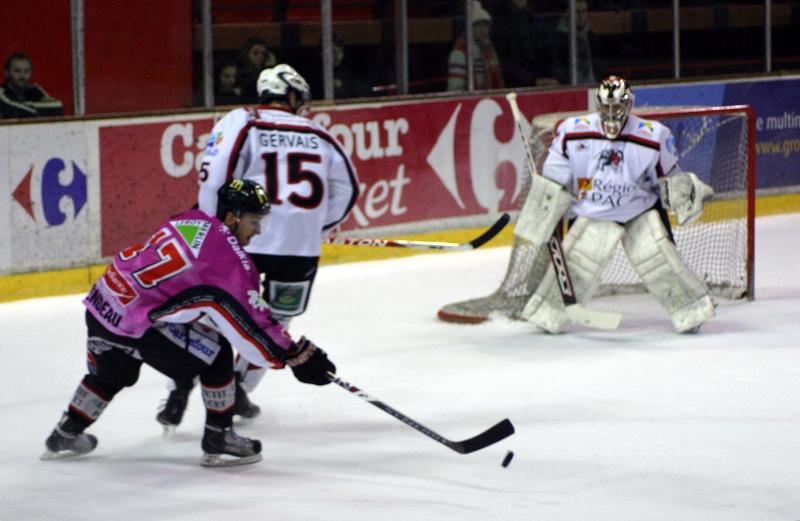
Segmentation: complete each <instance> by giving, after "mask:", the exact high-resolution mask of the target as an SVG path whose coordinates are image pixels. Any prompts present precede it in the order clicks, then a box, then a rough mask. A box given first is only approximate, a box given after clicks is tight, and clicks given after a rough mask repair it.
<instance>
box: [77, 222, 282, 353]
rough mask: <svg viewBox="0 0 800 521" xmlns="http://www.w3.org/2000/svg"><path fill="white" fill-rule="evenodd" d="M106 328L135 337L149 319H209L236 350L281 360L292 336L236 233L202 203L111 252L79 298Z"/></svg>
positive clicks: (183, 321)
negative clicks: (273, 311) (264, 294)
mask: <svg viewBox="0 0 800 521" xmlns="http://www.w3.org/2000/svg"><path fill="white" fill-rule="evenodd" d="M83 303H84V305H85V306H86V307H87V308H88V310H89V311H90V312H91V313H92V315H94V317H95V318H97V320H98V321H99V322H100V323H102V324H103V325H104V326H105V327H106V328H107V329H108V330H109V331H111V332H112V333H115V334H117V335H121V336H126V337H132V338H139V337H141V336H142V335H143V334H144V333H145V331H146V330H147V329H148V328H150V327H151V326H152V325H153V323H154V322H157V321H161V322H173V323H187V322H192V321H194V320H198V319H200V318H201V317H204V316H205V317H207V318H208V319H210V320H211V321H212V322H213V324H214V325H215V326H216V328H217V329H218V330H219V332H220V333H222V335H224V336H225V338H227V339H228V341H229V342H230V343H231V344H232V345H233V347H234V348H236V350H237V351H238V352H239V354H240V355H242V356H243V357H245V358H246V359H247V360H248V361H250V362H251V363H253V364H255V365H258V366H260V367H274V368H279V367H283V365H284V360H285V358H286V351H287V350H288V349H289V348H290V347H291V345H292V340H291V338H290V337H289V335H288V333H287V332H286V331H285V330H284V329H283V327H281V325H280V324H278V323H277V322H275V321H273V320H272V319H271V317H270V314H269V310H268V307H267V304H266V302H265V301H264V300H263V299H262V298H261V295H260V292H259V277H258V271H257V270H256V267H255V265H254V264H253V262H252V260H251V259H250V256H249V255H248V254H247V253H245V251H244V250H243V249H242V247H241V246H240V245H239V241H238V240H237V239H236V236H235V235H233V234H232V233H231V232H230V230H228V228H227V227H226V226H225V225H224V224H222V222H220V220H219V219H217V218H216V217H210V216H208V215H206V214H205V213H204V212H202V211H200V210H191V211H188V212H185V213H183V214H179V215H176V216H173V217H171V218H169V219H168V220H166V221H165V222H163V223H162V224H161V226H159V228H158V231H156V233H155V234H153V235H152V236H151V237H150V238H149V240H148V241H147V242H146V243H145V244H140V245H137V246H132V247H130V248H126V249H124V250H122V251H121V252H119V253H118V254H117V255H115V256H114V259H113V261H112V263H111V264H110V265H109V266H108V268H107V269H106V271H105V273H104V274H103V276H102V277H100V279H98V280H97V282H95V285H94V287H93V288H92V289H91V291H90V292H89V294H88V295H87V296H86V298H85V299H84V301H83Z"/></svg>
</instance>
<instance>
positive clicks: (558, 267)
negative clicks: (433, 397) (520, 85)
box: [506, 92, 622, 329]
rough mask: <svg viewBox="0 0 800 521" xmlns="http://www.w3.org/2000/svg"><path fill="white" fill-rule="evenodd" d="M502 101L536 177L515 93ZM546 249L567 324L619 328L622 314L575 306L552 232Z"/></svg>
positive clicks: (565, 266)
mask: <svg viewBox="0 0 800 521" xmlns="http://www.w3.org/2000/svg"><path fill="white" fill-rule="evenodd" d="M506 100H507V101H508V105H509V107H511V113H512V114H513V116H514V123H516V125H517V130H518V131H519V134H520V136H521V137H522V144H523V145H524V147H525V161H526V163H527V164H528V168H529V169H530V171H531V175H532V176H535V175H539V172H538V169H537V168H536V161H534V159H533V156H532V155H531V147H530V142H529V141H528V136H527V135H526V134H525V130H524V129H523V128H522V118H523V117H524V116H523V115H522V112H521V111H520V110H519V105H517V93H516V92H509V93H508V94H506ZM547 247H548V249H549V251H550V260H551V261H552V263H553V269H554V270H555V272H556V278H557V279H558V290H559V291H560V292H561V300H563V301H564V310H565V311H566V313H567V317H568V318H569V320H570V322H572V323H574V324H580V325H583V326H586V327H591V328H595V329H617V328H618V327H619V323H620V320H622V315H620V314H619V313H608V312H604V311H594V310H591V309H586V308H585V307H583V306H581V305H580V304H579V303H578V300H577V298H576V296H575V291H574V289H573V286H572V278H571V277H570V276H569V268H568V267H567V261H566V257H565V256H564V252H563V250H562V248H561V241H560V240H559V239H558V236H556V234H555V233H553V235H551V236H550V239H549V240H548V241H547Z"/></svg>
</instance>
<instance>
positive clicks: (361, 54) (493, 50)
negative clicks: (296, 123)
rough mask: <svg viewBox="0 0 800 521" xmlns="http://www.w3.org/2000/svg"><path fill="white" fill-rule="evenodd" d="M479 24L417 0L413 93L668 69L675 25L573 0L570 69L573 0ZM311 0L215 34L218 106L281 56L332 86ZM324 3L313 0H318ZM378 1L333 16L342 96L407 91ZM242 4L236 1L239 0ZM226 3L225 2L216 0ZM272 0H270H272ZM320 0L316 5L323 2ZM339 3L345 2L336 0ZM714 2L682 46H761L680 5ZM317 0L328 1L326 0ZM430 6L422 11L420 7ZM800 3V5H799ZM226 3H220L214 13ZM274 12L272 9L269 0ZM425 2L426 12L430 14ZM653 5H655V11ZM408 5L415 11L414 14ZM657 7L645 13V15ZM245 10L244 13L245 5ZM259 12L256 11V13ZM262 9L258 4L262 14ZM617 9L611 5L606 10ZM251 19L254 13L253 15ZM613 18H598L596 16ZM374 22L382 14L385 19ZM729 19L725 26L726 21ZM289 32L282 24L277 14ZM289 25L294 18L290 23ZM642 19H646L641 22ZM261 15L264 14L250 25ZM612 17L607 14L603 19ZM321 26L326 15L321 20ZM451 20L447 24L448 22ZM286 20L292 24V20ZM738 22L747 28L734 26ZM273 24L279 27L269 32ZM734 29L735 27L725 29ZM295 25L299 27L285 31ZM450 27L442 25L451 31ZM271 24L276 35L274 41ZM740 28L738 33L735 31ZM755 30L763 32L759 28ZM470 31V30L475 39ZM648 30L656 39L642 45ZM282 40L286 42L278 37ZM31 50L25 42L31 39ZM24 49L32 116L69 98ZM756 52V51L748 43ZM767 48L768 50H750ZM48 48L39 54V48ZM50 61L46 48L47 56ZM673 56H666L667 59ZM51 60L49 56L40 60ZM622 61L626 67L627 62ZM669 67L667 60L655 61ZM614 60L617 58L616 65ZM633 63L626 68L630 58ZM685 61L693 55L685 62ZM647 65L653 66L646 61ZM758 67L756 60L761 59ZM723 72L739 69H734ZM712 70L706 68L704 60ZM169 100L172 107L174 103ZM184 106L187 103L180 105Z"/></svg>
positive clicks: (479, 6) (647, 74)
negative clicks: (611, 21) (39, 76)
mask: <svg viewBox="0 0 800 521" xmlns="http://www.w3.org/2000/svg"><path fill="white" fill-rule="evenodd" d="M759 1H760V0H737V5H739V4H753V5H756V4H758V3H759ZM470 2H471V6H470V11H471V16H472V25H471V27H470V28H469V29H470V30H469V31H467V30H466V29H467V27H466V22H465V20H466V13H465V12H464V11H465V9H464V5H465V2H463V1H459V2H453V1H449V0H429V1H427V2H416V3H415V2H413V1H409V4H408V5H409V7H408V9H409V11H410V12H412V13H411V15H415V16H418V17H419V18H428V19H436V20H439V21H445V23H444V24H441V23H440V24H439V25H438V26H437V27H438V29H436V30H437V31H438V33H437V34H435V35H428V36H427V37H426V38H419V35H417V37H416V39H415V40H412V41H410V42H409V44H410V45H409V54H408V59H409V84H408V90H409V93H412V94H416V93H432V92H443V91H453V92H457V91H462V92H463V91H467V90H468V89H469V88H472V89H473V90H489V89H501V88H525V87H553V86H557V85H570V84H573V83H575V84H578V85H588V84H593V83H595V82H596V81H597V80H598V79H599V78H601V77H604V76H605V75H607V74H609V73H612V72H613V73H622V74H624V75H626V76H629V77H633V79H635V80H638V79H640V77H639V76H638V75H636V74H633V73H632V71H634V70H635V71H637V72H639V71H644V72H642V78H641V79H651V78H670V77H672V75H671V70H667V69H668V68H669V67H670V66H671V57H670V53H671V50H670V49H671V46H672V41H671V33H669V32H668V31H665V30H659V31H655V32H649V31H647V30H646V29H647V23H649V22H647V20H648V19H649V18H648V16H650V14H652V12H651V11H648V10H652V9H670V8H671V7H672V2H671V1H670V0H654V1H648V2H644V1H640V0H604V1H601V0H576V1H575V20H574V21H575V29H576V34H575V49H574V50H575V58H576V71H575V72H576V75H575V77H573V76H572V73H573V71H572V70H571V68H570V53H571V48H570V34H569V29H570V18H569V15H570V12H569V2H568V1H567V0H470ZM301 3H302V2H300V3H298V2H289V1H288V0H274V1H273V2H271V3H269V4H270V5H271V7H270V9H269V11H270V14H269V15H268V16H264V15H263V14H262V17H261V18H253V19H254V20H257V21H258V22H259V23H264V24H267V25H265V27H268V25H269V24H273V25H272V26H269V27H271V28H265V29H264V30H263V31H255V32H256V33H258V34H257V35H254V34H253V32H254V31H253V30H252V28H251V29H248V30H242V33H241V35H239V34H238V33H236V34H234V38H228V39H227V40H226V41H225V42H224V43H219V42H216V41H215V48H214V51H213V63H214V70H213V82H214V85H213V87H214V88H213V92H214V96H213V101H214V105H217V106H231V105H240V104H255V103H256V102H257V96H256V92H255V80H256V78H257V76H258V73H259V72H260V71H261V70H262V69H264V68H267V67H271V66H274V65H275V64H277V63H289V64H291V65H293V66H294V67H295V68H296V69H297V70H298V71H300V72H301V73H302V74H303V76H304V77H305V78H307V79H308V81H309V83H310V85H311V91H312V96H313V98H314V99H317V100H320V99H323V98H324V97H325V92H324V85H323V68H322V52H321V37H320V36H316V38H317V39H316V42H315V43H311V42H309V40H308V39H306V40H305V41H304V42H303V43H299V42H300V38H299V37H298V36H297V35H298V34H300V33H299V31H300V28H302V25H303V23H308V24H310V25H309V27H310V26H312V25H314V24H318V18H313V16H315V15H311V16H312V18H309V19H307V20H306V22H304V21H302V20H301V21H300V22H297V21H292V20H291V18H292V15H291V14H289V15H288V16H287V13H290V12H291V10H292V9H297V7H296V6H297V5H299V4H301ZM313 3H314V2H310V3H308V5H311V4H313ZM355 3H356V4H358V5H368V6H369V13H368V14H367V15H365V16H366V17H367V18H366V19H358V18H355V20H359V21H360V22H362V23H363V22H373V25H372V26H370V27H372V29H364V28H365V27H367V25H362V26H358V27H357V28H355V29H354V28H353V24H350V25H349V26H348V24H347V23H344V24H341V25H338V24H340V23H341V21H340V22H337V21H334V27H333V28H334V35H333V97H334V99H336V100H341V99H353V98H363V97H368V96H383V95H393V94H397V93H398V88H397V83H398V81H397V77H396V74H397V73H396V66H395V59H396V55H395V42H394V39H393V38H392V37H391V36H392V34H393V31H394V27H393V24H394V13H393V3H392V2H380V1H377V0H376V1H374V2H371V3H370V2H366V1H363V2H360V3H359V2H355ZM234 4H235V5H234ZM215 5H217V4H215ZM218 5H219V6H221V7H219V9H224V8H225V5H228V9H233V8H234V7H235V8H236V9H239V10H240V11H241V8H242V6H241V5H239V4H236V2H219V3H218ZM265 5H266V4H265ZM304 5H305V4H304ZM315 5H316V4H315ZM337 6H338V7H339V8H341V7H342V6H340V5H339V4H337ZM685 6H689V7H691V6H704V7H706V8H710V9H713V10H714V12H713V14H714V19H713V22H714V25H713V27H712V28H711V29H713V31H710V32H709V34H710V33H711V32H713V34H714V35H716V36H714V38H712V39H710V40H709V39H708V36H707V35H704V36H703V37H702V38H701V39H696V38H695V40H696V41H695V40H692V38H693V37H692V36H689V35H687V34H686V33H684V35H683V38H684V43H683V48H684V49H685V50H684V51H683V52H684V53H686V54H690V53H692V52H695V51H694V49H695V48H698V49H700V50H701V52H702V53H703V56H704V57H708V58H709V59H712V56H715V55H717V56H718V55H719V54H720V49H725V48H734V47H738V48H746V49H756V47H757V46H754V45H752V44H753V38H754V37H755V38H756V39H757V40H758V41H759V42H760V41H761V39H763V37H762V36H761V34H760V33H759V32H758V29H757V28H754V30H751V31H750V33H748V36H747V38H736V37H738V36H740V33H738V32H734V29H732V28H731V26H728V25H726V24H727V21H726V16H727V14H726V13H727V11H723V8H724V5H723V4H722V3H714V2H709V1H707V0H684V1H683V2H681V7H682V8H683V7H685ZM317 7H318V6H317ZM420 10H421V11H420ZM798 11H800V10H798ZM221 12H222V11H217V12H216V13H217V14H216V15H215V17H216V16H217V15H218V14H220V13H221ZM265 12H266V11H265ZM590 12H596V13H598V14H599V13H605V15H608V14H609V13H612V14H613V13H620V12H630V15H631V24H632V26H631V28H628V29H621V30H620V31H621V32H620V31H612V32H609V30H608V28H607V27H606V28H602V27H601V34H600V36H599V37H598V36H596V35H595V34H594V33H593V31H592V27H591V26H590V16H589V15H590ZM420 13H421V14H420ZM648 13H649V14H648ZM411 15H410V16H411ZM645 15H647V16H645ZM239 16H244V15H241V14H240V15H239ZM247 16H251V14H249V13H248V14H247ZM253 16H255V15H253ZM606 18H607V16H606ZM248 19H250V18H248ZM601 19H603V18H597V17H595V18H593V20H594V21H595V22H597V21H598V20H601ZM213 20H214V21H213V22H212V23H213V24H215V25H221V26H225V24H226V23H227V24H232V23H233V22H231V21H230V20H228V21H226V20H225V19H224V16H223V17H222V18H221V20H222V21H219V20H217V18H213ZM375 22H380V23H379V24H378V25H375ZM718 22H719V23H722V26H720V27H722V29H720V27H717V25H718ZM275 24H279V25H280V30H281V32H282V34H281V35H280V37H276V35H275V34H273V32H274V30H275V27H276V25H275ZM283 24H286V27H285V28H284V26H283ZM637 24H638V25H637ZM250 25H251V26H253V25H255V26H257V25H258V24H250ZM598 25H602V24H598ZM315 27H317V30H318V29H319V25H316V26H315ZM375 27H379V29H380V33H381V34H380V35H379V37H378V38H377V39H376V37H375V35H374V34H373V35H372V36H367V35H368V33H369V30H372V31H373V32H374V31H375ZM442 27H444V28H445V29H444V30H442ZM643 27H644V29H643ZM284 29H285V31H284ZM736 30H738V29H736ZM269 31H273V32H269ZM725 31H727V32H725ZM283 32H285V33H286V34H288V35H289V38H286V34H283ZM443 34H444V35H445V36H442V35H443ZM264 35H269V41H270V42H272V45H270V44H268V43H267V39H265V38H264ZM732 35H733V36H735V37H734V38H731V36H732ZM753 35H755V36H753ZM468 37H469V38H471V41H469V42H468V41H467V38H468ZM643 38H646V42H647V44H648V45H642V41H643ZM276 42H280V44H276ZM21 51H23V52H24V49H22V50H21ZM23 52H15V53H13V54H12V55H10V56H8V57H6V60H5V69H4V73H5V82H4V84H3V86H2V89H0V118H2V119H9V118H28V117H39V116H53V115H60V114H63V112H64V108H63V105H62V104H61V102H59V101H58V100H55V99H53V98H52V97H51V96H49V95H48V94H47V92H46V91H45V90H44V89H43V88H42V87H41V86H40V85H38V84H37V83H35V82H34V81H33V77H32V71H33V63H32V61H31V59H30V57H28V56H27V55H26V54H24V53H23ZM193 52H194V65H193V67H192V71H191V74H192V78H193V79H192V83H193V85H192V100H193V101H192V103H193V104H194V106H198V107H199V106H204V105H206V99H205V95H204V92H205V91H204V69H203V67H202V60H200V59H199V56H200V51H199V50H198V47H197V43H195V44H194V47H193ZM748 52H751V51H748ZM752 52H755V53H757V52H759V51H752ZM653 53H660V55H659V56H661V58H659V60H660V62H659V64H660V65H656V61H657V60H655V59H654V58H653V56H652V55H653ZM469 55H471V56H472V69H471V72H472V77H471V78H470V77H468V69H469V67H468V61H469V60H468V57H469ZM37 59H38V58H37ZM38 60H39V61H41V60H40V59H38ZM729 61H735V62H737V63H735V64H733V65H731V64H728V66H729V68H730V67H733V68H735V67H740V68H741V67H747V60H729ZM661 62H663V63H661ZM38 65H39V66H41V67H45V68H46V67H47V63H42V64H38ZM621 66H622V67H621ZM657 66H661V67H662V68H663V69H664V70H661V69H659V70H658V71H655V67H657ZM612 67H613V69H612ZM626 67H627V69H626ZM684 67H685V66H684ZM645 69H650V70H649V71H645ZM755 70H756V71H757V70H758V69H757V66H756V69H755ZM724 72H736V71H735V70H731V71H728V70H726V71H724ZM701 73H702V71H701ZM164 108H171V107H164ZM172 108H178V107H172Z"/></svg>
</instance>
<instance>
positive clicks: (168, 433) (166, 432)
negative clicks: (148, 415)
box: [161, 423, 178, 436]
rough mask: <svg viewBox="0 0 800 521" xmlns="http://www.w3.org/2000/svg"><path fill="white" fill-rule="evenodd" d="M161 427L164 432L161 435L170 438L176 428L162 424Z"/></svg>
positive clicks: (168, 424) (175, 426)
mask: <svg viewBox="0 0 800 521" xmlns="http://www.w3.org/2000/svg"><path fill="white" fill-rule="evenodd" d="M161 426H162V427H163V428H164V432H163V433H162V434H163V435H164V436H172V435H173V434H175V429H176V428H177V427H178V426H177V425H172V424H171V423H162V424H161Z"/></svg>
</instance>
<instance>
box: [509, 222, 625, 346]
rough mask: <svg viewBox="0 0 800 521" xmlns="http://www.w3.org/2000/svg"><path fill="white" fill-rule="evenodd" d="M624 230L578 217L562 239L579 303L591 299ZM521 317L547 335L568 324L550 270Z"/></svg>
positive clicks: (551, 268) (555, 281) (552, 272)
mask: <svg viewBox="0 0 800 521" xmlns="http://www.w3.org/2000/svg"><path fill="white" fill-rule="evenodd" d="M623 233H624V228H623V227H622V226H621V225H619V224H617V223H615V222H611V221H595V220H593V219H588V218H586V217H579V218H578V219H577V220H576V221H575V224H573V226H572V228H570V230H569V233H568V234H567V236H566V237H565V239H564V243H563V245H562V249H563V250H564V255H565V256H566V265H567V269H568V270H569V274H570V278H571V279H572V286H573V289H574V290H575V293H576V298H577V299H578V301H580V302H581V303H584V302H586V301H588V300H589V299H591V297H592V295H593V294H594V293H595V291H597V287H598V285H599V284H600V274H601V273H602V272H603V270H604V269H605V267H606V265H607V264H608V262H609V261H610V259H611V255H612V253H613V252H614V248H615V247H616V245H617V243H618V242H619V240H620V237H622V234H623ZM522 317H523V318H525V319H526V320H528V321H529V322H532V323H534V324H536V325H537V326H538V327H540V328H541V329H544V330H545V331H547V332H549V333H558V332H559V331H561V328H562V327H563V326H564V324H565V323H566V322H567V320H568V317H567V314H566V312H565V311H564V301H563V299H562V297H561V292H560V291H559V289H558V281H557V280H556V273H555V271H554V270H553V267H552V266H550V267H549V268H548V270H547V273H546V274H545V276H544V279H542V283H541V284H540V285H539V287H538V288H537V290H536V293H534V294H533V296H532V297H531V298H530V300H529V301H528V303H527V304H526V305H525V309H523V310H522Z"/></svg>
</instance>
